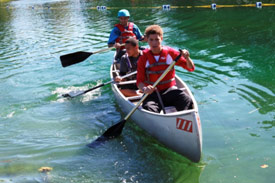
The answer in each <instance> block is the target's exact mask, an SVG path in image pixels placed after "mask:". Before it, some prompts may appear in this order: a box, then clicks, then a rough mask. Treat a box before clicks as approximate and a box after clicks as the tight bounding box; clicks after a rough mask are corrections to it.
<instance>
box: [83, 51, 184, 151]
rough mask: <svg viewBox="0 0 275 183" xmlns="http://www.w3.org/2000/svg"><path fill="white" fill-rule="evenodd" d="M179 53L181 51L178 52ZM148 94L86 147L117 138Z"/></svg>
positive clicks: (173, 63)
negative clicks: (120, 119)
mask: <svg viewBox="0 0 275 183" xmlns="http://www.w3.org/2000/svg"><path fill="white" fill-rule="evenodd" d="M180 51H181V50H180ZM180 57H181V53H180V54H179V55H178V56H177V57H176V59H175V60H174V61H173V62H172V63H171V64H170V65H169V66H168V68H167V69H166V70H165V71H164V72H163V73H162V75H161V76H160V77H159V78H158V80H157V81H156V82H155V83H154V84H153V87H154V88H155V87H156V86H157V85H158V84H159V82H160V81H161V80H162V79H163V78H164V77H165V76H166V74H167V73H168V72H169V71H170V70H171V69H172V68H173V67H174V65H175V64H176V62H177V61H178V60H179V58H180ZM148 95H149V94H148V93H146V94H144V95H143V96H142V98H141V99H140V101H139V102H138V103H137V105H136V106H135V107H134V108H133V109H132V110H131V111H130V112H129V113H128V114H127V116H126V117H125V118H124V119H123V120H122V121H120V122H118V123H117V124H115V125H113V126H111V127H110V128H109V129H107V131H105V132H104V133H103V135H101V136H100V137H98V138H97V139H96V140H95V141H93V142H91V143H90V144H88V145H87V146H88V147H96V146H97V145H99V144H101V143H102V142H105V141H106V140H108V139H112V138H115V137H117V136H119V135H120V134H121V132H122V130H123V127H124V125H125V123H126V121H127V119H129V118H130V117H131V115H132V114H133V113H134V112H135V111H136V110H137V108H138V107H139V106H140V104H141V103H142V102H143V101H144V100H145V99H146V97H148Z"/></svg>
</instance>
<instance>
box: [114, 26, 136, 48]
mask: <svg viewBox="0 0 275 183" xmlns="http://www.w3.org/2000/svg"><path fill="white" fill-rule="evenodd" d="M115 27H117V28H118V29H119V30H120V32H121V33H120V36H119V37H118V38H117V39H116V42H117V43H120V44H122V43H125V41H126V40H127V39H129V38H130V37H134V38H136V35H135V34H134V32H133V29H134V23H132V22H129V24H128V29H125V27H124V26H123V25H121V24H116V25H115Z"/></svg>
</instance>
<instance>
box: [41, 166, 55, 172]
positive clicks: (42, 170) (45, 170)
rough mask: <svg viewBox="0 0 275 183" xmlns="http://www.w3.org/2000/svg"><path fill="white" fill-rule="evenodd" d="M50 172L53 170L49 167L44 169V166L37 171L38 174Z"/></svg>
mask: <svg viewBox="0 0 275 183" xmlns="http://www.w3.org/2000/svg"><path fill="white" fill-rule="evenodd" d="M52 170H53V168H51V167H46V166H44V167H41V168H39V169H38V171H39V172H50V171H52Z"/></svg>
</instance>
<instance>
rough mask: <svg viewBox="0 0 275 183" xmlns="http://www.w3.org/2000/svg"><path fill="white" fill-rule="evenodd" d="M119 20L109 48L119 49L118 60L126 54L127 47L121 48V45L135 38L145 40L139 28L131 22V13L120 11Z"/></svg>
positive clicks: (112, 32) (110, 39)
mask: <svg viewBox="0 0 275 183" xmlns="http://www.w3.org/2000/svg"><path fill="white" fill-rule="evenodd" d="M118 18H119V23H118V24H115V27H114V28H113V30H112V31H111V34H110V37H109V41H108V47H112V46H114V47H115V48H116V49H117V57H116V58H120V57H121V56H122V55H123V54H124V53H125V50H123V49H124V48H125V47H124V46H121V44H123V43H125V42H126V40H127V39H129V38H131V37H133V38H135V39H138V40H143V38H144V36H143V35H142V33H141V32H140V30H139V28H138V26H137V25H135V24H134V23H133V22H129V18H130V13H129V11H128V10H126V9H122V10H119V11H118Z"/></svg>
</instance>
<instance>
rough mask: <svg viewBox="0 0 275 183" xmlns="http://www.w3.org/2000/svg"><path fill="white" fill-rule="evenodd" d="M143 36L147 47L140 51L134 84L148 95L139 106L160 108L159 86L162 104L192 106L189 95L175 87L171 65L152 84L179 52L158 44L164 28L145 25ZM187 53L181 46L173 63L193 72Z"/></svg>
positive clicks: (156, 110)
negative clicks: (161, 77) (165, 72)
mask: <svg viewBox="0 0 275 183" xmlns="http://www.w3.org/2000/svg"><path fill="white" fill-rule="evenodd" d="M145 36H146V38H147V41H148V44H149V46H150V48H149V49H146V50H144V51H143V55H142V56H140V58H139V60H138V67H137V86H138V88H139V89H140V90H141V91H143V92H144V93H148V94H150V95H149V96H148V97H147V98H146V99H145V100H144V102H143V105H142V107H143V108H144V109H146V110H149V111H152V112H156V113H159V112H160V111H161V109H162V107H161V103H160V100H159V98H158V96H157V93H156V91H155V90H158V91H159V93H160V96H161V99H162V101H163V104H164V107H166V106H175V108H176V109H177V111H181V110H187V109H192V107H193V102H192V100H191V98H190V97H189V96H188V95H186V94H185V92H184V91H182V90H180V89H178V88H177V87H176V81H175V69H174V68H173V69H171V71H169V72H168V74H167V75H166V76H165V77H164V78H163V79H162V80H161V82H160V83H159V84H158V85H157V87H156V88H153V86H152V85H153V84H154V82H155V81H157V79H158V78H159V76H160V75H161V74H162V73H163V72H164V71H165V70H166V68H167V67H168V66H169V64H170V63H172V62H173V60H174V59H175V58H176V57H177V56H178V55H179V51H177V50H175V49H173V48H170V47H166V46H162V45H161V42H162V40H163V31H162V28H161V27H160V26H159V25H151V26H149V27H147V28H146V30H145ZM189 56H190V55H189V52H188V51H187V50H183V51H182V57H180V59H179V60H178V61H177V63H176V65H178V66H181V67H182V68H184V69H186V70H188V71H190V72H192V71H194V70H195V66H194V63H193V61H192V59H191V58H190V57H189Z"/></svg>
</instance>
